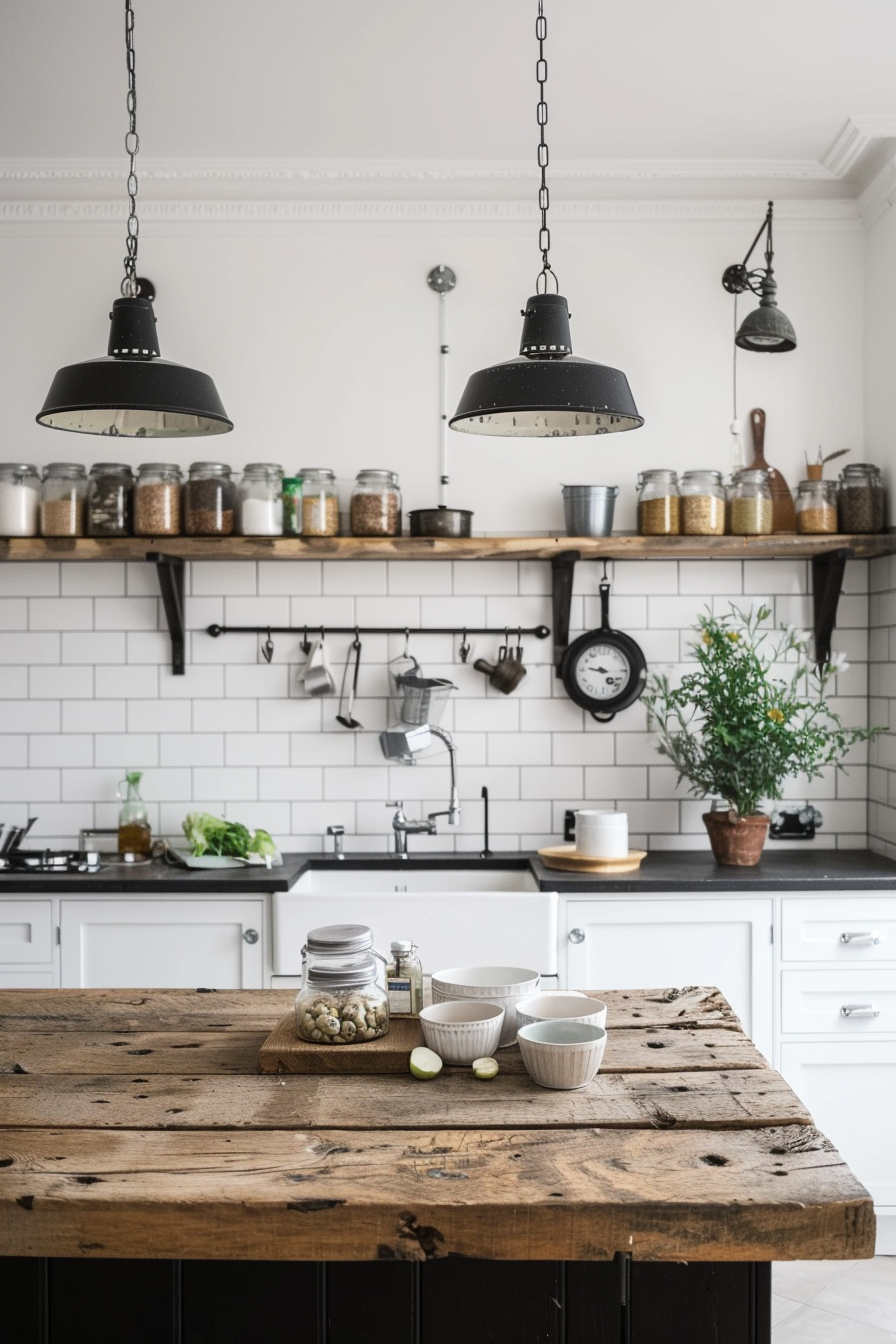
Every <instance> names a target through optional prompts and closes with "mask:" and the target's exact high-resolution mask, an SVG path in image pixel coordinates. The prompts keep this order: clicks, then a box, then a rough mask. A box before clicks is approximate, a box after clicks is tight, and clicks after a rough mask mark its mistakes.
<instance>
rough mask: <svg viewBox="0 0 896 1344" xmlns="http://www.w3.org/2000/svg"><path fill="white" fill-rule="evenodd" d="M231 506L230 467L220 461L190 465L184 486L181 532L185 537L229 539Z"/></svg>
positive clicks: (232, 510) (232, 513) (231, 485)
mask: <svg viewBox="0 0 896 1344" xmlns="http://www.w3.org/2000/svg"><path fill="white" fill-rule="evenodd" d="M233 506H234V486H233V480H232V478H231V475H230V468H229V467H228V466H226V465H225V464H224V463H223V462H193V463H192V464H191V466H190V476H189V479H188V480H187V483H186V485H185V486H184V531H185V532H186V534H187V536H188V537H229V536H231V535H232V533H233V524H234V507H233Z"/></svg>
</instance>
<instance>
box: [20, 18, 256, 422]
mask: <svg viewBox="0 0 896 1344" xmlns="http://www.w3.org/2000/svg"><path fill="white" fill-rule="evenodd" d="M125 46H126V51H127V70H128V97H127V108H128V118H129V130H128V134H127V136H126V137H125V148H126V150H127V153H128V155H129V156H130V170H129V172H128V181H127V191H128V200H129V204H130V211H129V214H128V234H127V256H126V257H125V259H124V279H123V280H122V282H121V293H122V296H123V297H122V298H120V299H116V300H115V301H114V303H113V304H112V312H111V313H110V314H109V317H110V319H111V322H112V327H111V330H110V333H109V349H108V354H107V355H106V356H105V357H104V358H101V359H90V360H85V361H84V362H83V363H81V364H69V365H67V366H66V367H65V368H62V369H60V370H59V371H58V373H57V374H56V377H55V378H54V379H53V382H52V384H51V386H50V391H49V392H48V393H47V399H46V401H45V402H44V404H43V407H42V408H41V410H40V413H39V414H38V416H37V422H38V424H39V425H47V426H48V427H49V428H50V429H67V430H72V431H74V432H75V433H79V434H111V435H118V434H120V435H123V436H126V437H133V438H143V437H146V438H174V437H178V436H181V437H190V436H192V437H196V436H199V435H202V434H226V433H227V432H228V430H231V429H233V421H232V420H229V419H228V418H227V414H226V412H225V410H224V407H223V406H222V405H221V398H220V397H219V396H218V392H217V389H216V388H215V385H214V383H213V382H212V380H211V378H209V376H208V374H206V373H199V372H198V371H197V370H196V369H187V368H185V367H184V366H183V365H182V364H172V363H170V362H169V361H167V360H164V359H159V340H158V336H157V335H156V318H155V313H154V312H153V307H152V300H151V298H147V297H142V296H141V293H140V288H141V287H140V282H139V281H138V279H137V237H138V234H139V231H140V226H139V221H138V219H137V169H136V162H135V160H136V156H137V152H138V150H139V148H140V139H139V137H138V135H137V91H136V82H135V70H134V64H135V63H134V12H133V9H132V6H131V0H125Z"/></svg>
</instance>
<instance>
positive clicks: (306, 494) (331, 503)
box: [299, 467, 339, 537]
mask: <svg viewBox="0 0 896 1344" xmlns="http://www.w3.org/2000/svg"><path fill="white" fill-rule="evenodd" d="M299 475H300V476H301V478H302V535H303V536H305V537H338V536H339V491H338V490H337V489H336V477H335V475H334V474H333V472H332V471H330V468H329V467H302V468H301V469H300V471H299Z"/></svg>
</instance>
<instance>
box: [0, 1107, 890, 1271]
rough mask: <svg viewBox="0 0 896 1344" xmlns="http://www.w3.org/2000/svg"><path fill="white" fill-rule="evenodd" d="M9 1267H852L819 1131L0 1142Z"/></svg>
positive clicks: (86, 1135) (857, 1222) (850, 1223)
mask: <svg viewBox="0 0 896 1344" xmlns="http://www.w3.org/2000/svg"><path fill="white" fill-rule="evenodd" d="M0 1138H2V1143H3V1153H4V1156H3V1158H2V1161H3V1162H5V1163H8V1165H7V1166H5V1167H3V1168H2V1169H0V1247H2V1249H3V1251H4V1253H5V1254H7V1255H51V1256H83V1257H95V1256H117V1257H121V1256H124V1257H127V1256H134V1257H141V1258H147V1257H149V1258H152V1257H166V1258H167V1257H171V1256H174V1257H179V1258H184V1259H215V1258H221V1259H231V1258H234V1257H236V1258H243V1259H264V1260H277V1259H298V1260H302V1259H311V1260H318V1261H319V1260H328V1261H330V1260H374V1259H379V1260H382V1259H390V1260H394V1259H401V1260H423V1259H432V1258H439V1257H443V1256H448V1255H453V1256H476V1257H483V1258H486V1259H494V1260H540V1259H548V1260H603V1259H609V1258H612V1257H613V1255H614V1254H616V1253H617V1252H626V1253H630V1254H631V1255H633V1256H634V1257H636V1258H637V1259H639V1260H655V1259H661V1260H662V1259H666V1260H669V1259H671V1260H712V1261H722V1260H750V1261H756V1260H788V1259H796V1258H799V1259H832V1258H838V1259H839V1258H847V1259H855V1258H858V1257H866V1256H870V1255H871V1254H872V1253H873V1247H874V1214H873V1211H872V1205H871V1201H870V1199H869V1198H868V1196H867V1194H866V1192H865V1191H864V1190H863V1188H862V1187H861V1186H860V1185H859V1183H858V1181H856V1179H855V1177H854V1176H853V1175H852V1174H851V1172H850V1171H849V1169H848V1167H847V1166H846V1164H845V1163H844V1162H843V1159H842V1158H841V1157H840V1156H839V1155H838V1154H837V1153H836V1152H835V1151H834V1150H833V1148H832V1146H831V1144H830V1143H829V1142H828V1141H827V1140H826V1139H825V1138H824V1136H823V1135H821V1134H819V1133H818V1131H817V1130H815V1129H812V1128H805V1127H802V1126H785V1127H783V1128H779V1129H765V1130H743V1129H738V1130H733V1131H724V1130H723V1131H711V1132H707V1131H700V1130H687V1131H668V1130H652V1129H635V1130H598V1129H586V1130H556V1129H554V1128H551V1129H548V1130H526V1131H523V1132H514V1133H506V1132H501V1131H495V1130H489V1131H486V1132H480V1131H476V1130H472V1129H467V1130H463V1131H460V1132H459V1131H457V1130H454V1129H448V1130H433V1131H419V1132H416V1133H414V1134H409V1133H407V1132H404V1133H398V1134H396V1133H392V1132H390V1131H388V1130H380V1131H377V1132H376V1134H375V1135H374V1136H373V1137H372V1139H371V1137H370V1136H368V1135H365V1134H363V1133H362V1134H359V1133H358V1132H357V1131H354V1130H352V1131H348V1130H332V1131H325V1132H322V1131H313V1132H303V1131H301V1130H297V1131H294V1132H288V1133H287V1132H284V1131H282V1130H280V1131H278V1130H275V1131H268V1132H253V1133H251V1134H247V1133H244V1132H233V1133H231V1134H229V1135H227V1136H226V1137H223V1138H222V1137H221V1136H218V1135H209V1134H203V1133H201V1132H195V1131H194V1132H188V1133H184V1134H181V1133H170V1132H164V1131H138V1132H135V1131H112V1132H110V1131H101V1132H100V1131H96V1130H86V1131H85V1130H67V1131H56V1132H53V1131H50V1130H44V1131H39V1130H24V1131H22V1130H20V1131H15V1130H11V1131H6V1132H5V1133H3V1134H2V1136H0Z"/></svg>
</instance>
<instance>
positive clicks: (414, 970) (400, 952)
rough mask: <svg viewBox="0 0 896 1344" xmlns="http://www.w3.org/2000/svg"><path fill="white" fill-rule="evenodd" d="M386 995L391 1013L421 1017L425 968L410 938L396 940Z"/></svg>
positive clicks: (388, 974) (388, 972) (387, 979)
mask: <svg viewBox="0 0 896 1344" xmlns="http://www.w3.org/2000/svg"><path fill="white" fill-rule="evenodd" d="M386 993H387V994H388V996H389V1012H390V1013H409V1014H410V1015H411V1016H412V1017H419V1016H420V1009H421V1008H422V1007H423V967H422V966H421V964H420V958H419V957H418V956H417V949H416V947H415V946H414V944H413V943H412V942H411V941H410V939H409V938H404V939H396V941H395V942H394V943H393V944H392V955H391V957H390V958H389V964H388V965H387V967H386Z"/></svg>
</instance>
